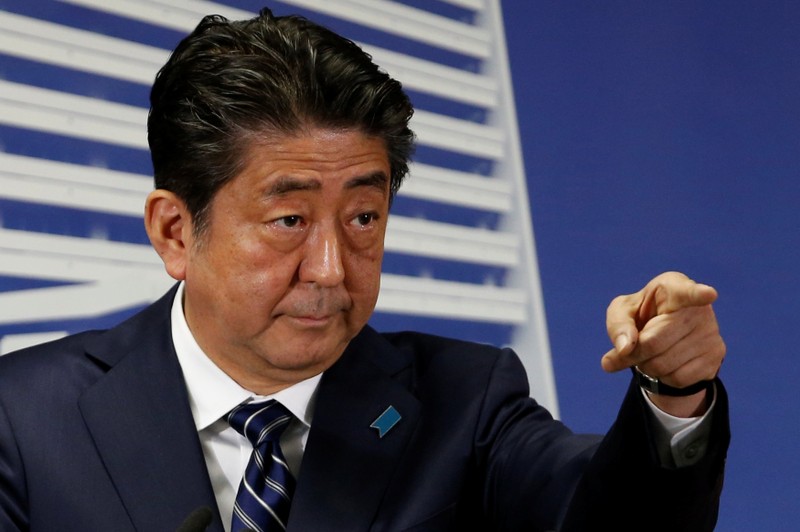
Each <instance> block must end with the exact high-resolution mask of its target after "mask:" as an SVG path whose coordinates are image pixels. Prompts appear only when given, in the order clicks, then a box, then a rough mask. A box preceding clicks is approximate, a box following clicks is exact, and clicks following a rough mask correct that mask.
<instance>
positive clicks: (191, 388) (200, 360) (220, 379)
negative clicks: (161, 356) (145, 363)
mask: <svg viewBox="0 0 800 532" xmlns="http://www.w3.org/2000/svg"><path fill="white" fill-rule="evenodd" d="M183 289H184V284H183V283H180V285H179V287H178V290H177V291H176V293H175V299H174V300H173V302H172V314H171V317H172V319H171V323H172V325H171V327H172V342H173V345H174V346H175V353H176V354H177V355H178V362H179V363H180V365H181V370H182V371H183V378H184V381H185V382H186V388H187V390H188V392H189V404H190V406H191V408H192V416H193V417H194V422H195V426H196V427H197V430H198V432H199V431H201V430H203V429H205V428H207V427H209V426H210V425H211V424H213V423H214V422H215V421H217V420H219V419H220V418H222V417H223V416H224V415H225V414H227V413H228V412H229V411H230V410H231V409H233V407H235V406H236V405H238V404H240V403H243V402H245V401H247V400H249V399H252V400H255V401H262V400H267V399H275V400H276V401H278V402H280V403H281V404H282V405H283V406H285V407H286V408H287V409H288V410H289V411H290V412H291V413H292V414H293V415H294V416H295V418H297V419H298V420H300V421H301V422H302V423H303V424H305V425H306V426H309V427H310V426H311V420H312V418H313V416H314V399H315V397H316V392H317V387H318V386H319V381H320V378H321V377H322V374H321V373H320V374H318V375H315V376H313V377H311V378H310V379H306V380H304V381H300V382H298V383H296V384H293V385H292V386H290V387H288V388H285V389H283V390H281V391H280V392H278V393H275V394H273V395H270V396H262V395H258V394H255V393H253V392H251V391H249V390H247V389H245V388H242V387H241V386H240V385H239V384H238V383H237V382H236V381H234V380H233V379H232V378H231V377H230V376H228V374H227V373H225V372H224V371H222V369H220V367H219V366H217V365H216V364H215V363H214V362H213V361H212V360H211V359H210V358H208V356H207V355H206V354H205V353H204V352H203V350H202V349H201V348H200V346H199V345H198V344H197V341H196V340H195V339H194V336H193V335H192V332H191V331H190V330H189V325H188V324H187V323H186V317H185V316H184V314H183Z"/></svg>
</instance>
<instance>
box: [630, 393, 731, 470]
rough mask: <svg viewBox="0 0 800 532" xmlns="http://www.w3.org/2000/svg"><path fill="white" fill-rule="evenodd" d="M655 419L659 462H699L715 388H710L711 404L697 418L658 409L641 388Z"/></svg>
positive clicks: (676, 464)
mask: <svg viewBox="0 0 800 532" xmlns="http://www.w3.org/2000/svg"><path fill="white" fill-rule="evenodd" d="M641 393H642V395H643V396H644V398H645V402H646V403H647V405H648V406H649V407H650V412H651V413H652V415H653V419H654V421H655V423H654V425H655V428H656V430H655V431H654V432H655V440H656V441H655V443H656V449H657V451H658V456H659V458H660V459H661V465H663V466H672V467H686V466H690V465H693V464H696V463H697V462H699V461H700V460H701V459H702V458H703V457H704V456H705V454H706V450H707V449H708V440H709V438H710V435H711V418H712V417H713V416H712V414H713V411H714V406H715V405H716V403H717V388H716V385H714V388H713V389H712V392H711V393H712V394H713V397H712V400H711V405H710V406H709V407H708V410H707V411H706V413H705V414H703V415H702V416H698V417H689V418H682V417H675V416H672V415H670V414H667V413H666V412H664V411H663V410H661V409H659V408H658V407H657V406H656V405H655V404H654V403H653V401H652V400H651V399H650V397H649V395H648V393H647V392H646V391H644V390H641Z"/></svg>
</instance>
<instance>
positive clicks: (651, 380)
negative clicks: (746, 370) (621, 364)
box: [631, 366, 714, 397]
mask: <svg viewBox="0 0 800 532" xmlns="http://www.w3.org/2000/svg"><path fill="white" fill-rule="evenodd" d="M631 371H632V372H633V377H634V379H636V383H637V384H638V385H639V386H640V387H641V388H642V389H643V390H646V391H648V392H650V393H654V394H656V395H669V396H670V397H686V396H687V395H694V394H696V393H697V392H700V391H702V390H709V389H711V387H712V386H713V384H714V381H700V382H696V383H694V384H692V385H690V386H686V387H685V388H676V387H674V386H670V385H669V384H664V383H663V382H661V381H660V380H658V379H657V378H656V377H651V376H650V375H648V374H647V373H644V372H643V371H642V370H640V369H639V367H638V366H633V367H632V368H631Z"/></svg>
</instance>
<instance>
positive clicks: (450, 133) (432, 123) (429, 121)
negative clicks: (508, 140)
mask: <svg viewBox="0 0 800 532" xmlns="http://www.w3.org/2000/svg"><path fill="white" fill-rule="evenodd" d="M411 129H413V130H414V132H415V133H416V134H417V139H418V141H419V142H420V143H422V144H427V145H429V146H434V147H436V148H441V149H444V150H450V151H454V152H457V153H463V154H466V155H472V156H475V157H486V158H489V159H499V158H501V157H503V154H504V153H505V135H504V133H503V130H502V129H499V128H495V127H492V126H486V125H483V124H477V123H475V122H470V121H468V120H461V119H458V118H451V117H449V116H444V115H439V114H435V113H430V112H427V111H420V110H417V111H416V112H415V113H414V116H413V117H412V118H411Z"/></svg>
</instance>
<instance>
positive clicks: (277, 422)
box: [227, 400, 294, 532]
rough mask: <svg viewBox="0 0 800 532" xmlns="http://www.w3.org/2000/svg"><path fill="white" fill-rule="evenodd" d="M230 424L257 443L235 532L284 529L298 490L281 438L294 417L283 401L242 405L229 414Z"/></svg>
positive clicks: (243, 485) (241, 486)
mask: <svg viewBox="0 0 800 532" xmlns="http://www.w3.org/2000/svg"><path fill="white" fill-rule="evenodd" d="M227 420H228V423H230V425H231V427H233V428H234V429H236V431H237V432H238V433H239V434H241V435H243V436H244V437H246V438H247V439H248V440H250V443H252V444H253V454H252V455H251V456H250V461H249V462H248V463H247V468H246V469H245V472H244V477H243V478H242V482H241V484H239V491H238V493H237V494H236V502H235V503H234V505H233V520H232V521H231V531H232V532H239V531H241V530H254V531H256V532H268V531H273V530H284V529H285V528H286V521H287V520H288V518H289V506H290V504H291V500H292V494H293V493H294V477H292V474H291V472H290V471H289V468H288V467H287V465H286V460H285V459H284V457H283V453H282V452H281V447H280V445H279V443H278V440H279V439H280V437H281V433H283V430H284V429H285V428H286V426H287V425H288V424H289V422H290V421H291V420H292V414H291V413H289V411H288V410H286V408H284V407H283V406H282V405H281V404H280V403H278V402H277V401H275V400H270V401H267V402H264V403H249V404H241V405H239V406H237V407H236V408H234V409H233V410H231V411H230V412H229V413H228V415H227Z"/></svg>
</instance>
